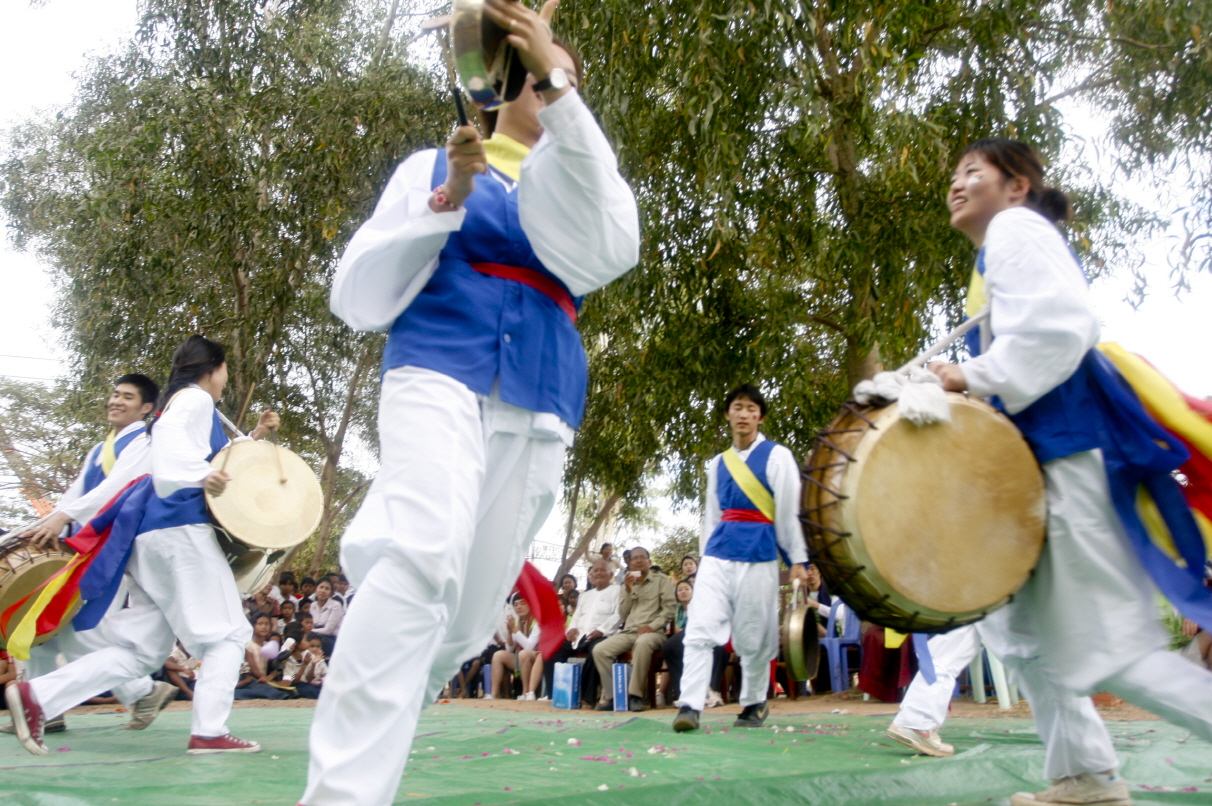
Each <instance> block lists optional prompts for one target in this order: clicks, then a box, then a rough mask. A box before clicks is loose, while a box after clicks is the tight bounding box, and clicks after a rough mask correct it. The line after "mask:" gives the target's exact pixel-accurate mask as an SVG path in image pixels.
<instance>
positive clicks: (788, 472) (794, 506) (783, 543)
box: [766, 445, 808, 565]
mask: <svg viewBox="0 0 1212 806" xmlns="http://www.w3.org/2000/svg"><path fill="white" fill-rule="evenodd" d="M766 481H767V482H769V484H770V489H771V490H773V491H774V534H775V538H776V539H777V540H778V542H779V548H781V549H782V550H783V551H784V552H786V554H787V556H788V557H790V558H791V563H792V565H794V564H796V563H806V562H808V546H807V545H806V544H805V543H804V533H803V530H801V529H800V468H799V465H797V464H796V461H795V455H794V454H792V453H791V451H790V449H788V448H787V447H785V446H783V445H775V446H774V449H773V450H771V451H770V458H769V459H768V460H767V461H766Z"/></svg>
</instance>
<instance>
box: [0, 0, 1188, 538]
mask: <svg viewBox="0 0 1212 806" xmlns="http://www.w3.org/2000/svg"><path fill="white" fill-rule="evenodd" d="M135 13H136V4H135V2H134V0H46V1H45V2H44V3H41V4H39V5H38V6H37V7H31V5H30V3H29V0H0V19H3V21H4V24H3V26H0V75H3V76H5V79H6V80H5V81H4V83H3V85H2V86H0V126H2V127H7V126H10V125H12V124H14V123H16V122H18V121H21V120H24V119H27V118H28V117H30V116H31V115H32V114H33V113H34V112H35V111H36V110H38V109H53V108H56V107H60V106H63V105H65V104H67V103H69V102H70V101H71V98H72V91H73V86H74V80H73V76H72V74H73V72H74V71H75V70H77V69H79V68H80V66H81V65H82V64H83V63H84V59H85V56H86V55H87V54H88V53H104V52H106V51H107V50H108V49H110V48H112V47H113V45H114V44H115V43H117V42H119V41H121V40H122V39H123V38H124V37H125V36H127V35H129V34H130V33H131V31H132V30H133V27H134V22H135ZM1074 117H1075V118H1077V117H1078V116H1074ZM1077 125H1078V126H1080V127H1081V128H1080V129H1075V134H1078V135H1080V136H1083V137H1086V138H1097V137H1098V136H1099V135H1100V134H1101V132H1099V131H1098V124H1097V123H1096V122H1086V121H1083V122H1081V123H1080V124H1077ZM1083 129H1084V130H1083ZM1130 187H1131V188H1132V192H1133V194H1134V196H1135V197H1136V200H1137V201H1139V202H1142V203H1146V204H1148V203H1151V202H1150V200H1151V199H1153V198H1154V194H1153V189H1152V188H1150V187H1149V186H1148V184H1147V183H1142V182H1138V183H1136V184H1133V185H1130ZM942 192H943V191H942V190H941V189H940V208H939V214H940V215H942V214H944V211H943V208H942V206H941V198H942ZM1162 212H1164V211H1162ZM1172 243H1173V239H1172V238H1167V237H1165V236H1163V237H1161V238H1158V239H1155V240H1154V241H1151V242H1141V243H1138V244H1135V245H1134V248H1136V249H1137V250H1139V252H1140V254H1141V255H1142V257H1143V259H1145V260H1146V269H1145V275H1146V277H1147V278H1148V280H1149V283H1150V286H1151V288H1152V293H1151V294H1150V295H1149V296H1148V297H1147V299H1146V300H1145V302H1144V304H1143V305H1142V306H1141V307H1140V308H1139V309H1138V310H1134V309H1133V308H1132V307H1131V306H1130V305H1129V304H1128V303H1127V302H1126V301H1125V297H1126V296H1127V295H1128V292H1129V290H1130V288H1131V282H1130V279H1129V278H1128V277H1126V276H1121V277H1112V278H1109V279H1105V280H1100V281H1098V282H1096V283H1095V285H1094V296H1095V301H1096V306H1097V309H1098V312H1099V315H1100V316H1101V317H1102V320H1103V323H1104V331H1103V337H1104V339H1106V340H1111V341H1118V342H1119V343H1120V344H1122V345H1123V346H1125V347H1126V348H1128V349H1129V350H1132V351H1134V352H1138V353H1141V354H1142V355H1144V356H1145V357H1147V358H1148V359H1149V360H1150V361H1152V362H1153V363H1154V364H1155V365H1156V366H1157V367H1159V368H1160V369H1161V370H1162V371H1163V372H1164V373H1166V374H1167V375H1168V376H1169V377H1170V378H1171V379H1172V380H1173V381H1175V382H1176V383H1177V384H1179V385H1180V386H1181V387H1183V388H1184V389H1185V390H1186V391H1188V392H1190V393H1192V394H1196V395H1200V396H1207V395H1212V365H1210V362H1209V360H1208V358H1207V353H1206V352H1205V350H1206V349H1207V348H1206V346H1205V345H1206V336H1207V334H1208V323H1209V321H1210V320H1212V278H1210V277H1209V276H1207V275H1199V276H1197V277H1194V278H1192V282H1191V291H1190V292H1185V293H1184V294H1182V295H1181V296H1180V297H1175V295H1174V294H1173V293H1171V292H1170V290H1169V288H1168V287H1169V279H1168V273H1169V269H1168V266H1167V260H1166V258H1167V255H1168V250H1169V249H1170V246H1171V244H1172ZM0 278H2V280H3V282H2V284H0V288H2V289H3V291H4V299H5V300H6V305H5V310H4V313H3V314H2V315H0V320H2V321H3V323H4V324H3V333H4V339H3V343H2V344H0V374H3V375H7V376H10V377H20V378H44V379H49V378H54V377H56V375H57V374H58V373H59V372H60V371H62V369H63V368H62V367H61V365H60V363H59V361H58V360H57V359H56V355H57V354H58V353H59V352H60V351H59V350H58V349H57V345H56V341H55V334H54V332H53V331H52V330H51V328H50V325H49V317H50V309H49V305H50V302H51V292H52V290H51V286H50V282H49V280H48V278H47V275H46V273H45V271H44V269H43V267H41V266H40V265H39V263H38V262H37V261H36V260H35V259H34V258H33V257H32V256H30V255H28V254H21V253H18V252H15V251H13V250H12V249H11V248H9V246H8V243H7V240H5V241H4V243H3V244H2V245H0ZM554 520H555V519H553V521H554ZM558 533H559V529H558V528H557V529H553V527H552V524H549V525H548V528H547V529H545V530H544V534H545V535H548V536H549V538H548V539H557V538H556V537H554V535H558Z"/></svg>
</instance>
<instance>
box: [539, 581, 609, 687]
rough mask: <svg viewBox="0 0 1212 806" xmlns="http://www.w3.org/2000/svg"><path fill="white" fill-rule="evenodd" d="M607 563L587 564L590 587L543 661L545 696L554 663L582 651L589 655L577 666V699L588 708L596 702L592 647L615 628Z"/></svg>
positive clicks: (596, 675) (563, 660) (550, 680)
mask: <svg viewBox="0 0 1212 806" xmlns="http://www.w3.org/2000/svg"><path fill="white" fill-rule="evenodd" d="M610 570H611V569H610V565H609V563H608V562H607V561H606V560H598V561H597V562H595V563H594V564H593V565H591V566H589V584H590V585H592V586H593V587H591V588H589V590H587V591H584V592H583V593H582V594H581V597H580V599H578V600H577V612H576V614H575V615H573V617H572V622H571V623H570V624H569V625H568V632H567V633H565V636H564V637H565V638H566V639H567V640H566V641H565V642H564V645H563V646H561V647H560V648H559V649H557V650H556V653H555V654H554V655H552V657H551V660H550V661H548V662H547V671H546V672H545V673H544V677H545V678H546V680H547V696H549V697H550V696H551V690H552V677H553V675H554V674H555V665H556V664H557V663H564V662H566V661H567V660H568V659H569V658H571V657H573V656H575V655H578V654H580V653H586V655H587V657H588V658H590V660H588V661H587V662H586V663H585V665H584V666H583V667H581V700H582V702H584V703H585V704H586V707H589V708H592V707H593V706H594V704H595V703H597V694H598V691H597V690H598V686H599V685H600V683H601V681H600V680H599V679H598V670H597V667H596V666H595V665H594V664H593V660H592V658H593V654H592V653H593V648H594V647H595V646H597V645H598V643H599V642H601V641H602V640H603V639H605V638H609V637H610V636H612V635H614V634H615V633H616V632H618V631H619V622H620V621H621V618H620V617H619V586H618V585H615V584H614V580H613V579H612V578H611V577H612V575H611V572H610Z"/></svg>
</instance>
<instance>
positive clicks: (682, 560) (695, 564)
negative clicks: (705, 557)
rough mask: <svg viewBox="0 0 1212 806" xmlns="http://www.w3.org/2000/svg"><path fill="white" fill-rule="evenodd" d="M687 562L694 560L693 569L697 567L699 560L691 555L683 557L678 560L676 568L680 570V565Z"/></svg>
mask: <svg viewBox="0 0 1212 806" xmlns="http://www.w3.org/2000/svg"><path fill="white" fill-rule="evenodd" d="M687 560H694V567H695V568H698V567H699V558H698V557H696V556H694V555H693V554H687V555H686V556H685V557H683V558H682V559H681V560H679V561H678V567H679V568H681V567H682V563H684V562H686V561H687Z"/></svg>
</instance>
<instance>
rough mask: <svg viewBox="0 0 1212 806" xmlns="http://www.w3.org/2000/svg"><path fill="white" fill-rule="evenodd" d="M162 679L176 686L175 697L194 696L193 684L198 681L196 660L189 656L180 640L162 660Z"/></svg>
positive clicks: (185, 698)
mask: <svg viewBox="0 0 1212 806" xmlns="http://www.w3.org/2000/svg"><path fill="white" fill-rule="evenodd" d="M164 680H165V681H166V682H168V683H172V684H173V685H174V686H176V687H177V689H178V693H177V697H176V699H178V700H192V699H193V698H194V685H195V684H196V683H197V681H198V661H196V660H194V659H193V658H191V657H190V656H189V653H188V652H186V651H185V647H183V646H181V642H180V641H178V642H177V643H176V644H175V645H174V646H173V651H172V654H171V655H169V656H168V660H166V661H164Z"/></svg>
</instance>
